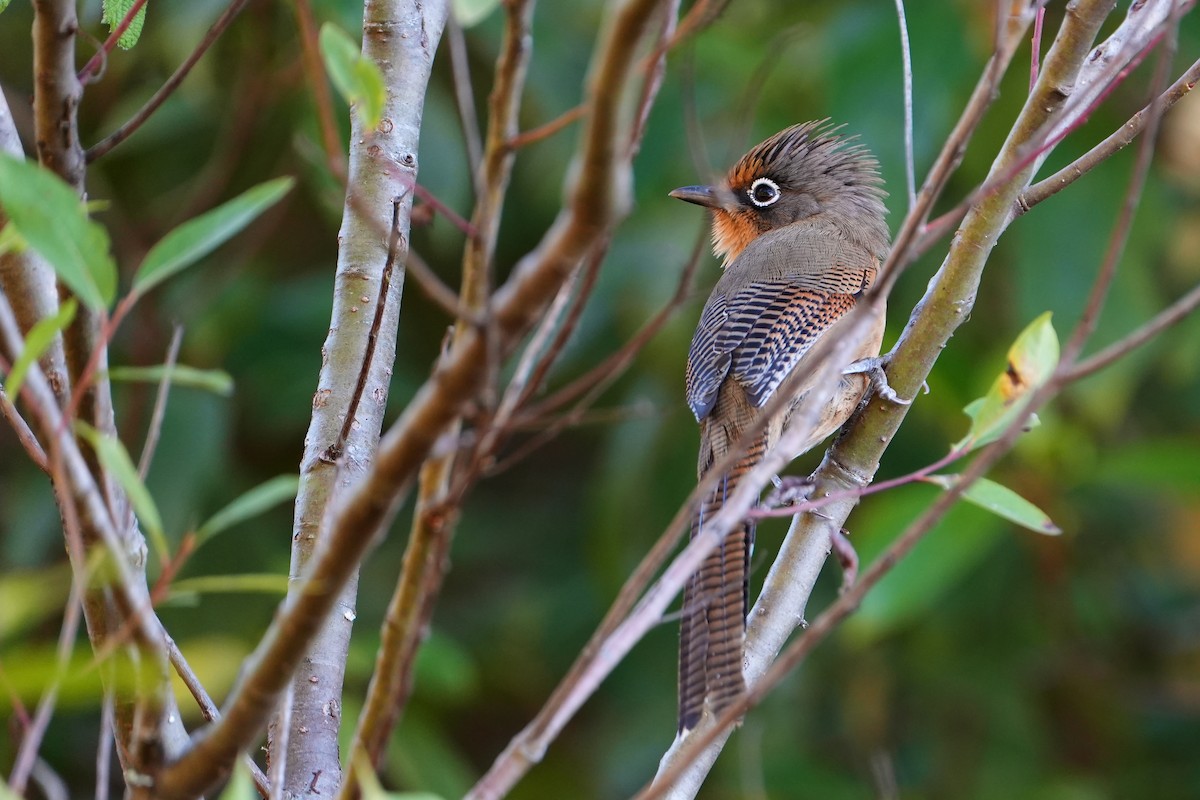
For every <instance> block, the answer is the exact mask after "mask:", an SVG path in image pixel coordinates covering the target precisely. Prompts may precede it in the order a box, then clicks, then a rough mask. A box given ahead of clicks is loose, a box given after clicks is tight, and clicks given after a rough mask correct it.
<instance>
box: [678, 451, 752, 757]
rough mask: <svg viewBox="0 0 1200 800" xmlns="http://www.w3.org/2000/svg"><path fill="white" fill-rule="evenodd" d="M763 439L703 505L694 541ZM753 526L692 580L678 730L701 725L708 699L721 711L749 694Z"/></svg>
mask: <svg viewBox="0 0 1200 800" xmlns="http://www.w3.org/2000/svg"><path fill="white" fill-rule="evenodd" d="M764 449H765V440H764V439H762V438H760V439H759V440H758V441H757V442H755V444H754V446H752V447H751V448H750V451H749V452H748V453H746V455H745V456H744V457H743V458H742V459H741V460H740V461H738V463H737V464H736V465H734V467H733V469H731V470H730V471H729V473H728V474H727V475H725V477H724V479H723V480H721V481H719V482H718V483H717V485H716V488H715V489H714V490H713V492H712V494H710V495H709V497H708V498H707V499H706V500H705V501H704V502H702V503H701V504H700V509H699V512H698V513H697V515H696V518H695V519H694V520H693V522H692V533H691V535H692V537H695V536H696V533H697V532H698V531H699V529H700V526H701V525H703V524H704V523H706V522H708V521H709V520H711V519H712V518H713V517H714V516H715V515H716V513H717V512H718V511H720V510H721V507H722V506H723V505H724V503H725V499H726V498H727V497H729V496H730V495H731V494H733V491H734V489H735V488H737V485H738V481H739V480H740V479H741V477H742V476H743V475H745V474H746V473H747V472H748V471H749V470H750V469H751V468H753V467H754V465H755V464H757V463H758V462H759V461H760V460H761V459H762V456H763V451H764ZM753 545H754V525H753V524H750V523H744V522H743V523H742V524H740V525H739V526H738V527H736V528H734V529H733V530H732V531H730V533H729V534H728V535H727V536H726V537H725V539H724V541H722V542H721V544H720V546H718V547H717V548H716V549H715V550H713V551H712V552H711V553H709V555H708V558H706V559H705V560H704V564H703V565H702V566H701V567H700V571H699V572H697V573H696V574H695V575H693V576H692V577H691V579H690V580H689V581H688V583H687V586H686V587H685V588H684V593H683V619H682V622H681V625H680V631H679V732H680V733H682V732H684V731H686V730H690V729H691V728H694V727H695V726H696V723H698V722H699V721H700V716H701V714H702V713H703V711H704V703H705V700H706V699H707V701H708V703H709V704H710V706H711V709H712V711H713V713H719V712H720V711H721V710H723V709H724V708H725V707H726V706H728V705H729V704H730V703H731V702H733V701H734V700H735V699H736V698H737V697H738V696H739V695H741V694H742V693H743V692H745V690H746V682H745V679H744V678H743V676H742V661H743V645H744V640H745V633H746V613H747V611H748V610H749V604H748V600H749V579H750V549H751V547H753Z"/></svg>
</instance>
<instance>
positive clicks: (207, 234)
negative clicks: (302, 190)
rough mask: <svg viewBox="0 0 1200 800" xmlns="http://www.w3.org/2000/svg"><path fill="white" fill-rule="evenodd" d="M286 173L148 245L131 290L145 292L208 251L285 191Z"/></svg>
mask: <svg viewBox="0 0 1200 800" xmlns="http://www.w3.org/2000/svg"><path fill="white" fill-rule="evenodd" d="M293 183H294V181H293V180H292V179H291V178H289V177H284V178H276V179H275V180H271V181H267V182H266V183H260V184H259V185H258V186H255V187H254V188H253V189H249V190H247V191H245V192H243V193H242V194H240V195H238V196H237V197H235V198H233V199H232V200H230V201H229V202H227V203H223V204H222V205H219V206H217V207H216V208H214V209H212V210H211V211H208V212H205V213H204V214H201V215H200V216H198V217H196V218H195V219H190V220H188V221H187V222H185V223H183V224H182V225H180V226H179V227H178V228H175V229H174V230H173V231H171V232H170V233H168V234H167V235H166V236H164V237H163V238H162V240H160V241H159V243H158V244H156V245H154V247H152V248H150V252H149V253H147V254H146V258H145V260H143V261H142V265H141V266H140V267H138V270H137V274H136V275H134V278H133V290H132V291H133V292H134V293H135V294H145V293H146V292H148V291H149V290H150V289H152V288H154V287H155V286H157V285H158V284H159V283H161V282H162V281H164V280H166V279H167V278H169V277H171V276H172V275H174V274H175V273H177V272H179V271H180V270H182V269H185V268H186V267H189V266H191V265H192V264H194V263H196V262H197V261H199V260H200V259H201V258H203V257H204V256H206V255H208V254H209V253H211V252H212V251H213V250H214V249H216V248H217V247H218V246H219V245H221V244H223V243H224V242H225V241H226V240H228V239H229V238H230V237H232V236H233V235H234V234H236V233H238V232H239V231H240V230H242V228H244V227H246V226H247V225H248V224H250V222H251V221H252V220H253V219H254V218H255V217H257V216H258V215H259V214H261V213H262V212H263V211H265V210H267V209H268V208H270V207H271V206H272V205H274V204H275V203H276V202H278V200H279V198H281V197H283V196H284V195H285V194H287V192H288V190H290V189H291V188H292V184H293Z"/></svg>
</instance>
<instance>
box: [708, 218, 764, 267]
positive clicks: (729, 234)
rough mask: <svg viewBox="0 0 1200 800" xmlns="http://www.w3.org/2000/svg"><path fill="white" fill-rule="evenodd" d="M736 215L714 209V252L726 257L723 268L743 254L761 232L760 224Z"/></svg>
mask: <svg viewBox="0 0 1200 800" xmlns="http://www.w3.org/2000/svg"><path fill="white" fill-rule="evenodd" d="M740 216H741V215H737V216H735V215H734V214H730V213H729V212H728V211H726V210H724V209H717V210H715V211H713V223H712V240H713V252H714V253H716V254H717V257H718V258H724V261H722V262H721V268H722V269H724V268H725V267H728V266H729V265H730V264H731V263H733V260H734V259H735V258H737V257H738V256H739V255H741V253H742V251H743V250H745V249H746V245H748V244H750V242H752V241H754V239H755V238H757V236H758V235H759V233H761V231H759V230H758V226H757V225H755V224H754V223H753V222H751V221H750V220H747V219H742V218H740Z"/></svg>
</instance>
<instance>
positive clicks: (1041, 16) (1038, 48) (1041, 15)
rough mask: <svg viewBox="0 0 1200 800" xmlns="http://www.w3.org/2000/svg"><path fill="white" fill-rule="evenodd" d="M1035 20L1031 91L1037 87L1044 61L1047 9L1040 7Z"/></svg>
mask: <svg viewBox="0 0 1200 800" xmlns="http://www.w3.org/2000/svg"><path fill="white" fill-rule="evenodd" d="M1035 13H1036V14H1037V16H1035V17H1034V18H1033V38H1032V40H1031V41H1030V47H1029V91H1031V92H1032V91H1033V87H1034V86H1036V85H1037V77H1038V68H1039V67H1040V66H1041V63H1042V61H1041V59H1042V22H1044V21H1045V19H1046V7H1045V6H1042V7H1040V8H1039V9H1038V10H1037V11H1036V12H1035Z"/></svg>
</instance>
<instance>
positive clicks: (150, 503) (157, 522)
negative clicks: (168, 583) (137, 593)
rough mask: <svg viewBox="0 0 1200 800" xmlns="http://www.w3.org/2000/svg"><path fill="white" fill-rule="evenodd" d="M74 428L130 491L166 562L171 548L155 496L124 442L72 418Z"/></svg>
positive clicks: (160, 556)
mask: <svg viewBox="0 0 1200 800" xmlns="http://www.w3.org/2000/svg"><path fill="white" fill-rule="evenodd" d="M75 430H76V432H77V433H78V434H79V435H80V436H82V437H83V438H84V439H85V440H87V443H88V444H90V445H91V446H92V449H93V450H95V451H96V457H97V458H99V459H100V463H101V464H102V465H104V468H105V470H107V471H108V472H109V474H111V475H112V476H113V477H114V478H116V479H117V482H118V483H119V484H121V488H122V489H124V490H125V493H126V494H127V495H129V501H130V502H131V503H133V510H134V512H135V513H136V514H137V517H138V519H139V520H140V521H141V523H142V527H143V528H144V529H145V532H146V536H147V537H148V538H149V539H150V544H151V545H152V546H153V547H154V551H155V553H156V554H157V555H158V557H159V559H161V560H162V561H163V562H164V563H165V562H166V561H167V560H168V559H169V558H170V556H171V551H170V547H169V546H168V545H167V537H166V534H164V533H163V524H162V516H161V515H160V514H159V513H158V506H156V505H155V504H154V498H153V497H151V496H150V492H149V490H148V489H146V484H144V483H143V482H142V479H141V477H139V476H138V471H137V467H136V466H134V464H133V461H132V460H131V459H130V458H129V453H128V452H127V451H126V450H125V445H123V444H121V441H120V440H119V439H117V438H116V437H115V436H111V435H107V434H103V433H101V432H100V431H98V430H96V429H95V428H93V427H92V426H91V425H88V424H87V423H86V422H83V421H81V420H76V421H75Z"/></svg>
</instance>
